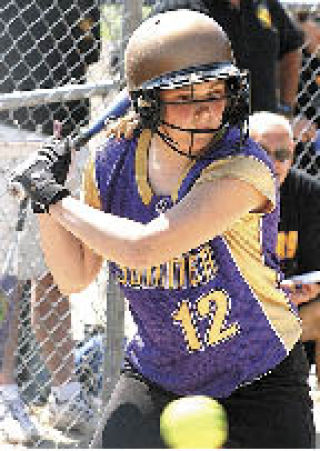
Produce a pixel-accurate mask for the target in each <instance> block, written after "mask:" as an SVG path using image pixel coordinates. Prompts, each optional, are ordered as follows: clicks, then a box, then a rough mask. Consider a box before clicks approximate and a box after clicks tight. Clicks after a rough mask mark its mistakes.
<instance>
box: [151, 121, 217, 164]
mask: <svg viewBox="0 0 320 451" xmlns="http://www.w3.org/2000/svg"><path fill="white" fill-rule="evenodd" d="M161 123H162V124H163V125H166V126H167V127H169V128H172V129H174V130H180V131H183V132H189V133H190V135H191V136H190V145H189V149H188V151H183V150H181V149H179V144H178V143H177V142H176V141H175V140H174V139H172V138H171V136H170V135H169V134H166V133H163V132H161V131H160V130H159V127H157V129H156V130H155V133H156V134H157V135H158V136H159V137H160V138H161V139H162V141H163V142H164V143H165V144H167V146H169V147H170V148H171V149H172V150H174V151H175V152H178V153H179V154H180V155H183V156H185V157H187V158H190V159H191V160H205V159H207V158H209V157H206V156H205V155H194V154H193V153H192V150H193V146H194V137H195V135H197V134H199V133H202V134H203V133H210V134H214V136H213V137H212V141H214V142H215V143H216V142H218V141H219V140H220V138H221V137H222V135H223V133H224V131H225V130H226V126H225V125H220V126H219V127H218V128H206V129H193V128H181V127H179V126H177V125H174V124H169V123H167V122H165V121H161ZM212 141H211V142H212ZM209 145H210V143H209Z"/></svg>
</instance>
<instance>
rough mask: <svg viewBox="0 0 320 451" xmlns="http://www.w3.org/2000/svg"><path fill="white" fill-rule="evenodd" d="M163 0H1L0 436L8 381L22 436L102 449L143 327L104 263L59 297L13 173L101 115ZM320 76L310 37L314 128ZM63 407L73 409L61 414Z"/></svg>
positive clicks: (306, 78)
mask: <svg viewBox="0 0 320 451" xmlns="http://www.w3.org/2000/svg"><path fill="white" fill-rule="evenodd" d="M154 3H155V2H154V1H152V0H149V1H147V0H145V1H143V0H113V1H111V0H105V1H102V0H101V1H99V0H1V7H0V48H1V60H0V320H1V323H0V339H1V343H0V347H1V349H2V350H1V352H0V364H1V367H0V443H7V442H10V441H11V442H15V441H19V440H18V439H17V438H16V437H14V438H12V437H10V434H8V433H7V431H6V430H5V429H4V428H3V430H1V427H2V424H4V423H3V422H2V420H1V418H2V417H1V412H2V410H1V405H2V403H3V402H4V398H3V387H4V385H2V384H1V382H2V381H4V382H6V381H10V383H11V384H13V383H14V382H16V383H17V384H18V387H19V393H20V396H21V399H22V401H23V403H24V405H25V409H26V412H27V414H28V415H29V417H30V419H31V421H32V422H33V424H34V426H35V428H36V429H37V433H36V434H33V435H32V437H31V438H32V440H29V439H28V440H27V441H26V440H22V442H25V441H26V442H27V446H30V447H34V448H37V447H39V448H48V447H52V448H54V447H57V448H58V447H70V448H72V447H97V446H99V440H100V432H101V427H100V426H101V424H100V422H99V421H100V420H99V419H101V417H102V414H101V412H102V410H101V409H102V407H101V406H102V405H103V404H104V403H105V402H106V400H107V398H108V396H109V394H110V391H111V389H112V386H113V385H114V383H115V381H116V380H117V377H118V373H119V366H120V362H121V359H122V352H123V348H124V346H125V341H126V339H127V338H128V337H129V336H130V335H131V334H132V333H133V332H134V325H133V324H132V323H131V321H130V317H129V316H127V309H126V308H125V300H123V299H122V297H121V295H120V293H119V290H118V288H117V286H116V285H115V283H114V281H113V280H112V278H111V277H110V275H109V271H108V266H107V264H105V265H104V267H103V269H102V271H101V273H100V274H99V276H98V278H97V280H96V281H95V282H94V283H93V284H92V285H91V286H90V287H89V288H88V289H86V290H84V291H83V292H81V293H79V294H76V295H72V296H70V297H69V298H66V297H64V296H62V294H61V293H60V292H59V291H58V289H57V287H56V286H55V285H54V283H53V281H52V279H51V277H50V274H49V272H48V269H47V267H46V265H45V262H44V259H43V255H42V252H41V248H40V245H39V231H38V226H37V222H36V221H35V219H34V217H33V215H32V213H31V212H30V208H28V209H27V213H26V218H25V224H24V227H23V229H22V230H17V227H16V226H17V219H18V216H19V203H18V202H17V200H15V199H13V198H12V197H11V196H10V194H9V192H8V189H7V179H8V174H9V173H10V171H11V170H13V169H14V168H15V167H16V166H17V165H18V164H19V163H20V162H21V161H23V160H24V159H25V158H26V157H27V156H28V155H29V154H30V153H31V152H33V151H34V150H36V149H38V148H39V146H40V145H41V143H42V142H43V141H44V140H45V139H47V138H48V136H52V135H55V136H56V137H58V138H59V137H65V136H70V135H76V134H77V133H79V130H80V129H81V127H88V125H89V124H91V123H92V122H94V121H95V119H96V118H97V117H99V116H100V114H101V113H102V112H103V111H104V110H105V108H106V106H107V105H108V104H109V103H110V102H111V100H112V99H113V98H114V97H115V95H116V94H117V93H118V92H119V88H120V87H121V86H122V84H123V81H122V80H123V54H124V49H125V45H126V42H127V40H128V36H130V33H131V32H132V30H133V29H134V28H135V27H136V26H137V25H138V24H139V23H140V22H141V20H142V19H143V18H144V17H146V16H147V15H148V14H149V12H150V10H151V8H152V6H153V4H154ZM286 3H287V5H286V6H287V7H288V8H289V9H290V10H291V12H292V14H295V15H297V17H298V19H299V20H301V21H303V20H304V14H305V15H306V14H310V13H312V14H313V15H314V16H315V17H316V16H317V17H318V20H319V5H318V2H317V1H316V0H315V1H314V2H307V9H306V8H305V5H306V2H301V3H299V2H296V1H295V2H294V1H292V2H290V1H289V2H286ZM319 83H320V74H319V48H317V49H313V51H312V52H310V50H309V46H308V42H306V43H305V45H304V49H303V65H302V68H301V82H300V86H299V93H298V97H297V104H298V110H297V117H299V115H300V116H302V115H303V116H307V117H308V118H309V119H311V120H312V121H313V122H314V123H315V124H317V127H319V105H320V98H319ZM103 139H104V136H103V132H102V133H100V134H98V135H97V136H95V137H94V138H92V139H91V141H90V142H89V143H88V145H86V146H83V147H82V148H81V150H80V151H79V152H77V153H76V155H75V156H74V161H73V163H72V170H71V172H72V175H71V177H70V178H69V181H68V183H69V187H70V189H71V191H72V192H73V194H74V195H75V196H79V195H80V178H81V177H80V174H81V170H82V167H83V165H84V163H85V160H86V157H87V155H88V152H89V150H90V147H91V146H97V145H98V144H99V142H101V140H103ZM319 141H320V139H319V133H318V138H317V139H315V140H314V141H313V142H308V143H305V144H303V145H301V146H300V148H299V151H298V153H297V157H296V162H295V164H296V166H299V167H301V168H303V169H304V170H306V171H308V172H309V173H311V174H312V175H313V176H314V177H319V168H320V143H319ZM18 229H19V228H18ZM8 287H9V288H8ZM10 306H11V307H10ZM124 312H125V313H126V314H125V315H124ZM124 316H125V319H124ZM8 318H9V320H10V321H9V322H11V323H10V324H11V326H10V327H9V328H8V327H7V328H6V324H7V323H8V321H6V320H7V319H8ZM15 318H18V319H16V320H15ZM7 329H9V332H8V330H7ZM16 331H18V333H16ZM8 337H9V338H8ZM61 387H63V388H64V389H66V390H65V391H63V389H61ZM59 390H60V391H59ZM68 390H69V391H68ZM79 390H80V391H79ZM66 393H67V395H66ZM58 395H59V396H58ZM64 395H65V396H64ZM57 400H58V401H59V402H60V401H61V404H59V405H58V407H59V409H57V402H58V401H57ZM79 406H80V407H79ZM63 410H65V412H66V415H60V417H59V414H60V413H61V411H63ZM88 415H89V416H88ZM89 417H90V421H87V420H88V418H89ZM92 419H93V421H92ZM84 425H86V427H84ZM29 429H30V428H29ZM29 438H30V437H29Z"/></svg>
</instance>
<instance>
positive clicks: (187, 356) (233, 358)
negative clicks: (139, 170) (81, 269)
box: [96, 130, 287, 398]
mask: <svg viewBox="0 0 320 451" xmlns="http://www.w3.org/2000/svg"><path fill="white" fill-rule="evenodd" d="M238 139H239V134H238V132H237V131H235V130H232V131H231V132H229V133H228V134H226V135H225V136H224V138H223V139H222V140H221V142H220V144H219V145H218V146H216V147H215V148H214V149H213V150H212V159H210V160H202V161H198V162H197V163H196V164H195V165H194V166H193V167H192V169H191V170H190V172H189V173H188V174H187V176H186V178H185V179H184V181H183V182H182V185H181V187H180V190H179V196H178V197H179V198H178V201H179V200H180V199H182V198H183V196H185V195H186V193H187V192H188V191H189V189H190V188H191V187H192V185H193V183H194V181H195V180H196V179H197V177H199V175H200V173H201V170H202V169H203V168H204V167H205V166H206V165H208V164H210V163H211V162H212V161H214V160H218V159H221V158H225V157H227V156H230V155H233V154H235V152H238V153H240V154H243V155H253V156H255V157H257V158H258V159H259V160H261V161H263V162H264V163H265V164H266V165H267V166H268V167H269V168H270V169H271V170H272V165H271V162H270V160H269V159H268V157H267V156H266V154H265V152H264V151H263V150H262V149H261V148H260V147H259V146H258V145H256V144H255V143H254V142H253V141H251V140H250V139H249V140H247V142H246V144H245V145H244V146H243V148H242V149H241V150H240V151H239V148H238V144H237V142H238ZM135 149H136V141H135V140H133V141H126V140H122V141H120V142H117V143H116V142H113V143H109V144H108V146H106V148H105V149H104V150H102V151H101V153H100V154H99V155H98V158H97V160H96V176H97V180H98V185H99V189H100V194H101V198H102V203H103V208H104V210H105V211H110V212H112V213H114V214H116V215H119V216H123V217H127V218H130V219H133V220H136V221H139V222H141V223H147V222H149V221H150V220H152V219H153V218H155V217H156V216H157V215H158V213H157V211H156V205H157V204H158V202H159V200H160V199H161V196H156V195H154V196H153V197H152V199H151V202H150V204H148V205H145V204H144V203H143V202H142V200H141V198H140V195H139V192H138V188H137V183H136V179H135ZM195 214H196V212H195ZM278 215H279V209H278V206H277V207H276V208H275V210H274V211H273V212H272V213H269V214H266V215H264V217H263V219H262V222H263V224H262V233H263V249H262V250H263V257H264V260H265V264H266V265H268V266H270V267H271V268H272V269H275V270H278V259H277V258H276V255H275V245H276V236H277V224H278ZM204 244H205V243H204ZM207 245H208V247H209V249H210V252H211V254H212V256H213V258H214V259H215V261H216V262H217V263H218V271H217V273H216V274H215V276H214V277H212V278H211V279H210V280H206V281H205V282H203V283H200V284H199V285H197V286H191V285H190V284H189V285H188V281H187V282H186V286H184V287H182V288H179V289H171V290H169V289H166V288H165V287H164V286H163V287H147V286H142V285H137V284H135V285H134V284H132V285H130V283H129V284H126V286H122V288H123V291H124V294H125V296H126V298H127V299H129V301H130V309H131V312H132V315H133V318H134V320H135V322H136V324H137V326H138V334H137V335H136V336H135V337H134V339H133V340H132V341H131V343H129V345H128V347H127V357H128V358H129V359H130V361H131V362H132V364H133V365H134V366H135V367H136V368H138V369H139V371H140V372H141V373H142V374H143V375H144V376H145V377H147V378H149V379H150V380H152V381H154V382H156V383H158V384H160V385H161V386H162V387H164V388H165V389H167V390H170V391H173V392H175V393H178V394H207V395H210V396H214V397H216V398H220V397H225V396H228V395H229V394H230V393H231V392H232V391H233V390H235V389H236V388H237V387H239V386H241V385H243V384H245V383H248V382H251V381H253V380H254V379H255V378H258V377H260V376H261V375H263V374H265V373H266V372H268V371H269V370H270V369H271V368H274V367H275V366H276V365H277V364H278V363H279V362H280V361H281V360H282V359H283V358H284V357H285V356H286V354H287V353H286V350H285V348H284V347H283V344H282V342H281V340H280V339H279V337H278V336H277V334H276V333H275V332H274V330H273V329H272V327H271V325H270V323H269V321H268V319H267V317H266V316H265V314H264V312H263V311H262V308H261V306H260V304H259V303H258V302H257V300H256V299H255V298H254V296H253V294H252V290H251V289H250V287H249V286H248V284H247V282H246V281H245V280H244V279H243V278H242V276H241V274H240V272H239V271H238V268H237V267H236V264H235V262H234V261H233V260H232V257H231V255H230V252H229V250H228V248H227V246H226V243H225V242H224V240H223V238H222V237H216V238H214V239H212V240H211V241H210V242H209V243H207ZM198 251H199V249H195V250H192V251H190V253H192V252H193V253H195V254H197V253H198ZM112 269H113V271H114V273H115V274H116V275H117V276H118V277H120V278H121V277H122V276H123V272H122V271H121V270H120V268H118V267H117V265H115V264H113V265H112ZM253 270H254V268H253ZM127 271H128V273H130V270H129V269H127ZM216 291H220V292H221V291H222V292H225V293H228V296H229V297H228V299H229V300H228V303H229V305H228V311H227V313H226V315H225V318H224V323H223V325H222V328H228V327H230V326H231V325H233V324H238V326H239V329H240V332H239V333H236V334H235V335H234V336H232V337H228V339H225V340H221V341H219V342H217V343H215V344H210V343H208V331H209V330H210V328H211V326H212V321H213V318H215V317H216V310H215V309H216V308H217V307H216V306H215V303H214V302H213V303H212V305H211V308H212V310H211V312H210V314H207V315H203V316H201V315H200V314H199V310H198V309H199V307H198V302H199V299H200V298H201V297H203V296H207V295H208V294H210V293H211V292H216ZM185 300H187V301H188V309H189V311H190V314H191V317H192V324H193V327H194V328H195V330H196V335H197V337H198V338H199V340H200V342H201V349H197V350H194V349H190V347H189V348H188V345H187V344H186V337H185V334H184V330H183V328H182V327H181V324H180V323H179V321H177V320H175V319H174V318H173V316H174V315H175V313H176V312H177V310H178V309H179V306H181V305H182V303H183V302H184V301H185ZM175 318H176V317H175Z"/></svg>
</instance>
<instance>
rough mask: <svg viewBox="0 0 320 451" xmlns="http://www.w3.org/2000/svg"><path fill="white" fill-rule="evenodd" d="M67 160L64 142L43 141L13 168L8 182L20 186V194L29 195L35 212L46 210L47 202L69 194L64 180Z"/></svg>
mask: <svg viewBox="0 0 320 451" xmlns="http://www.w3.org/2000/svg"><path fill="white" fill-rule="evenodd" d="M70 161H71V148H70V146H69V144H68V143H66V142H61V141H59V142H58V143H55V145H52V142H51V143H47V144H46V145H45V146H44V147H43V148H42V149H40V150H39V151H38V152H37V153H36V154H34V155H32V157H31V158H29V159H28V160H27V161H26V162H24V163H23V164H22V165H21V166H19V167H18V168H17V169H16V171H14V173H13V175H12V177H11V179H10V185H11V187H13V190H14V186H16V184H18V185H19V188H21V187H22V189H23V190H24V195H26V196H29V197H30V199H31V207H32V209H33V211H34V212H35V213H44V212H48V211H49V206H50V205H52V204H54V203H56V202H58V201H59V200H61V199H63V198H64V197H66V196H68V195H69V194H70V191H69V190H68V189H67V188H65V187H64V186H63V185H62V183H64V182H65V180H66V178H67V174H68V170H69V165H70Z"/></svg>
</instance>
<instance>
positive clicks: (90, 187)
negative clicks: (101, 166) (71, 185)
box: [81, 153, 101, 210]
mask: <svg viewBox="0 0 320 451" xmlns="http://www.w3.org/2000/svg"><path fill="white" fill-rule="evenodd" d="M81 199H82V201H83V202H84V203H85V204H88V205H90V206H91V207H94V208H97V209H98V210H100V209H101V202H100V195H99V190H98V186H97V182H96V177H95V153H91V154H90V156H89V158H88V161H87V162H86V165H85V167H84V169H83V172H82V189H81Z"/></svg>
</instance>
